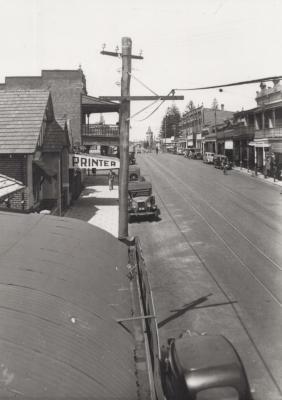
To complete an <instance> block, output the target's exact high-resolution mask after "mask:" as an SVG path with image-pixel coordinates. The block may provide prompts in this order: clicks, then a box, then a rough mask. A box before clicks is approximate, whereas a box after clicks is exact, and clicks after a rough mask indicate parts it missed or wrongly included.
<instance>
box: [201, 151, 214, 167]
mask: <svg viewBox="0 0 282 400" xmlns="http://www.w3.org/2000/svg"><path fill="white" fill-rule="evenodd" d="M213 158H214V153H210V152H208V151H206V152H205V154H204V156H203V162H204V163H206V164H212V163H213Z"/></svg>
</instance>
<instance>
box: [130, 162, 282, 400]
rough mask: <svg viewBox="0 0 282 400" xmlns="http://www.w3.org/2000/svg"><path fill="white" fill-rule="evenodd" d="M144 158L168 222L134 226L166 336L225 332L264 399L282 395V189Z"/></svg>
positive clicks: (234, 175) (256, 394) (200, 167)
mask: <svg viewBox="0 0 282 400" xmlns="http://www.w3.org/2000/svg"><path fill="white" fill-rule="evenodd" d="M137 162H138V165H139V166H140V167H141V172H142V175H144V176H145V178H146V179H148V180H150V181H151V182H152V184H153V189H154V193H155V196H156V201H157V203H158V205H159V207H160V209H161V219H160V220H159V221H153V222H152V221H151V222H150V221H138V222H134V223H131V224H130V229H129V230H130V234H134V235H138V236H139V237H140V239H141V243H142V247H143V251H144V256H145V259H146V263H147V267H148V271H149V274H150V279H151V285H152V290H153V294H154V300H155V306H156V313H157V317H158V324H159V328H160V329H159V333H160V339H161V342H165V341H166V339H167V338H168V337H178V336H179V335H180V334H183V333H185V332H186V333H187V334H195V333H204V332H206V333H210V334H215V333H216V334H224V335H225V336H226V337H227V338H228V339H229V340H230V341H231V342H232V343H233V344H234V346H235V347H236V349H237V351H238V352H239V355H240V357H241V358H242V360H243V363H244V365H245V367H246V371H247V375H248V378H249V381H250V384H251V389H252V392H253V396H254V399H255V400H258V399H259V400H268V399H270V400H275V399H281V398H282V339H281V337H282V312H281V300H282V274H281V270H282V195H281V194H280V192H281V188H280V187H277V186H274V185H272V184H267V183H264V182H263V181H260V180H258V179H257V178H256V177H250V176H246V175H244V174H242V173H240V172H237V171H228V174H227V175H224V174H223V173H222V171H220V170H218V169H215V168H213V166H211V165H206V164H203V163H202V161H196V160H188V159H186V158H184V157H182V156H176V155H171V154H159V155H158V156H157V155H155V154H146V155H141V156H138V158H137Z"/></svg>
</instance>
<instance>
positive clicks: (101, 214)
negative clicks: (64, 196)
mask: <svg viewBox="0 0 282 400" xmlns="http://www.w3.org/2000/svg"><path fill="white" fill-rule="evenodd" d="M118 209H119V207H118V186H117V184H116V183H115V185H114V189H113V190H111V191H110V190H109V186H108V179H107V177H106V176H101V175H100V176H99V175H97V176H91V177H87V178H86V181H85V188H84V190H83V191H82V193H81V195H80V196H79V198H78V199H77V200H76V201H75V202H74V204H73V205H72V206H71V207H70V208H69V209H68V210H67V211H66V213H65V216H66V217H70V218H77V219H82V220H83V221H87V222H89V223H90V224H91V225H95V226H98V227H99V228H101V229H104V230H105V231H107V232H109V233H111V234H112V235H113V236H115V237H118V211H119V210H118Z"/></svg>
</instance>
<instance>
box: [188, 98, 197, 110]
mask: <svg viewBox="0 0 282 400" xmlns="http://www.w3.org/2000/svg"><path fill="white" fill-rule="evenodd" d="M195 108H196V107H195V105H194V103H193V100H190V101H189V103H188V104H187V106H186V110H185V111H187V112H189V111H191V110H195Z"/></svg>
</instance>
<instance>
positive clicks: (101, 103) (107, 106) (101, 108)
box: [81, 94, 120, 113]
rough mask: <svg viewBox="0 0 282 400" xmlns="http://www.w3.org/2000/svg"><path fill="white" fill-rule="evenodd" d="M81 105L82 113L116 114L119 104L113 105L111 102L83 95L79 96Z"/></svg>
mask: <svg viewBox="0 0 282 400" xmlns="http://www.w3.org/2000/svg"><path fill="white" fill-rule="evenodd" d="M81 104H82V108H83V109H84V111H89V112H94V113H95V112H97V113H98V112H101V113H103V112H118V111H119V107H120V105H119V103H114V102H112V101H107V100H102V99H99V98H97V97H93V96H88V95H85V94H83V95H82V96H81Z"/></svg>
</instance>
